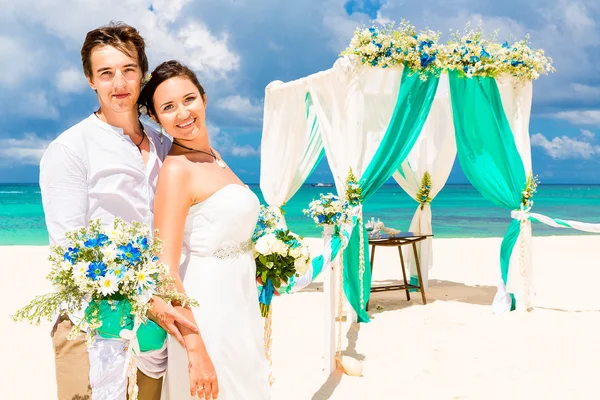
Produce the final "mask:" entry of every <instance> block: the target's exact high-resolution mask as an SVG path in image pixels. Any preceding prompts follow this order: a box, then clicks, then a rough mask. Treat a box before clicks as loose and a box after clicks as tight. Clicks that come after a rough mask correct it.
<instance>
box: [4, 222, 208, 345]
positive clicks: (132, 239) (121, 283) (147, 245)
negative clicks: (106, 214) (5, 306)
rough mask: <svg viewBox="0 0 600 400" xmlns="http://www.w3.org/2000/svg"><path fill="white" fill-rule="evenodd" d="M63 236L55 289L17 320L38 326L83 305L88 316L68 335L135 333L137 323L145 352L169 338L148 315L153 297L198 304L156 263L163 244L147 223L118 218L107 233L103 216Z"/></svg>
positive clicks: (54, 259)
mask: <svg viewBox="0 0 600 400" xmlns="http://www.w3.org/2000/svg"><path fill="white" fill-rule="evenodd" d="M65 236H66V238H67V240H68V246H67V247H66V248H64V247H62V246H53V247H52V248H51V255H50V258H49V260H50V262H51V264H52V267H51V270H50V273H49V274H48V277H47V279H48V280H50V281H51V282H52V284H53V286H54V288H55V289H56V291H55V292H53V293H48V294H45V295H41V296H38V297H36V298H35V299H33V300H32V301H31V302H30V303H29V304H28V305H26V306H25V307H23V308H21V309H20V310H18V311H17V312H16V314H15V315H13V317H12V318H13V320H15V321H29V322H32V323H36V324H38V323H39V322H40V321H41V320H42V319H48V320H52V318H53V317H54V315H56V313H58V312H66V313H68V314H75V313H77V312H79V311H80V310H83V309H85V317H84V318H83V319H81V320H80V321H74V322H75V326H74V327H73V331H72V332H71V335H70V338H75V337H76V336H77V335H78V334H79V332H80V331H82V330H84V331H87V332H88V342H89V343H90V344H91V343H92V342H93V339H94V337H95V336H96V335H99V336H101V337H104V338H119V337H120V332H121V330H123V329H126V330H130V331H133V330H134V326H135V327H136V329H138V327H139V329H138V330H137V336H138V339H140V336H144V338H143V339H142V340H139V342H140V345H141V351H146V350H153V349H155V348H156V347H157V346H158V348H160V347H161V346H162V342H164V339H165V337H166V333H165V332H164V331H163V330H162V329H161V328H160V327H158V325H156V324H155V323H153V322H152V321H149V320H148V318H147V317H146V313H147V312H148V308H149V305H148V302H149V300H150V298H151V297H152V296H154V295H156V296H158V297H161V298H163V299H164V300H166V301H177V302H181V303H182V304H188V305H191V306H195V305H197V304H196V302H195V301H193V300H191V299H189V298H187V297H186V296H185V295H182V294H181V293H178V292H177V291H176V289H175V286H174V281H173V279H172V278H170V277H169V273H168V270H167V268H166V266H165V265H164V264H161V263H159V262H158V254H160V253H161V251H162V243H161V241H160V240H158V239H153V238H152V235H151V234H150V230H149V228H148V227H147V226H145V225H143V224H141V223H137V222H134V223H133V224H126V223H125V222H123V220H122V219H120V218H116V219H115V220H114V225H113V229H112V230H108V231H106V230H104V229H102V226H101V222H100V220H92V221H90V223H89V225H88V226H87V227H86V228H81V229H79V230H76V231H73V232H68V233H66V235H65ZM142 324H143V325H142ZM134 333H135V332H134ZM161 340H162V341H161ZM151 342H152V344H151ZM144 347H146V349H144Z"/></svg>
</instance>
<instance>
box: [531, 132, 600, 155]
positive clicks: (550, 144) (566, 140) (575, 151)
mask: <svg viewBox="0 0 600 400" xmlns="http://www.w3.org/2000/svg"><path fill="white" fill-rule="evenodd" d="M587 132H589V131H587ZM582 136H583V137H584V140H579V139H578V138H571V137H568V136H565V135H563V136H560V137H559V136H557V137H554V138H552V140H548V139H547V138H546V137H545V136H544V135H543V134H541V133H536V134H534V135H532V136H531V145H532V146H537V147H541V148H543V149H544V150H545V151H546V153H547V154H548V155H549V156H550V157H552V158H554V159H563V160H566V159H584V160H589V159H590V158H592V157H593V156H596V155H600V146H597V145H594V144H592V143H590V142H589V141H586V139H589V135H587V133H586V134H583V132H582Z"/></svg>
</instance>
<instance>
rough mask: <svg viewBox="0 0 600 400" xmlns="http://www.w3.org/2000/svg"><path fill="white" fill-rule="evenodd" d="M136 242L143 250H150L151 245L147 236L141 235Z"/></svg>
mask: <svg viewBox="0 0 600 400" xmlns="http://www.w3.org/2000/svg"><path fill="white" fill-rule="evenodd" d="M135 243H136V244H137V245H138V247H139V248H140V249H142V250H148V247H149V246H148V238H145V237H140V238H138V239H137V240H136V242H135Z"/></svg>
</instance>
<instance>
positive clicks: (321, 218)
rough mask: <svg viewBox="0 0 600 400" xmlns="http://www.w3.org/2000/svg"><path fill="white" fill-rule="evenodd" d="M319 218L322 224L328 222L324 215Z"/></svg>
mask: <svg viewBox="0 0 600 400" xmlns="http://www.w3.org/2000/svg"><path fill="white" fill-rule="evenodd" d="M317 218H318V221H319V223H320V224H322V223H324V222H325V221H326V218H325V216H324V215H323V214H321V215H319V216H318V217H317Z"/></svg>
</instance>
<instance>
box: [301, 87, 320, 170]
mask: <svg viewBox="0 0 600 400" xmlns="http://www.w3.org/2000/svg"><path fill="white" fill-rule="evenodd" d="M304 106H305V107H306V118H307V119H309V118H312V122H311V121H309V124H310V133H309V135H308V146H306V150H305V151H304V154H303V155H302V159H303V160H304V159H306V157H307V156H308V155H309V154H312V149H313V148H314V147H315V146H318V147H320V148H321V152H320V153H319V156H318V157H317V160H316V161H315V163H314V165H313V167H312V169H311V170H310V172H309V174H308V175H307V178H308V177H309V176H311V175H312V173H313V172H314V171H315V168H317V167H318V166H319V163H320V162H321V160H322V159H323V157H324V156H325V148H324V147H323V139H322V137H321V127H320V126H319V120H318V119H317V114H316V113H314V112H312V113H311V108H312V106H313V101H312V97H311V96H310V93H309V92H306V96H305V97H304Z"/></svg>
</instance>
